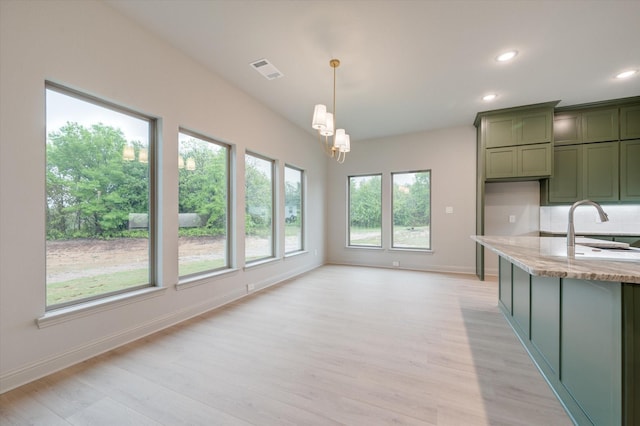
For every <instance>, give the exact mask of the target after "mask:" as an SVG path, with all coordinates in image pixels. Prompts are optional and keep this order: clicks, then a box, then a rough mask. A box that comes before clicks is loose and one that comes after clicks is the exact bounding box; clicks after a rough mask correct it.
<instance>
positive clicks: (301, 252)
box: [284, 250, 309, 260]
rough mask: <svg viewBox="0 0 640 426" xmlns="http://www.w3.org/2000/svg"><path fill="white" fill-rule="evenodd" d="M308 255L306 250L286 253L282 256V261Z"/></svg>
mask: <svg viewBox="0 0 640 426" xmlns="http://www.w3.org/2000/svg"><path fill="white" fill-rule="evenodd" d="M308 253H309V252H308V251H307V250H298V251H292V252H291V253H286V254H285V255H284V259H285V260H287V259H289V258H292V257H296V256H300V255H303V254H308Z"/></svg>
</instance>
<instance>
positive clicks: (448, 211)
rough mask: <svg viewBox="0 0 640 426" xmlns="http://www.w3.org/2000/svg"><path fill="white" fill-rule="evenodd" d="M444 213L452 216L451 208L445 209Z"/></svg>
mask: <svg viewBox="0 0 640 426" xmlns="http://www.w3.org/2000/svg"><path fill="white" fill-rule="evenodd" d="M444 212H445V213H446V214H452V213H453V207H452V206H447V207H445V209H444Z"/></svg>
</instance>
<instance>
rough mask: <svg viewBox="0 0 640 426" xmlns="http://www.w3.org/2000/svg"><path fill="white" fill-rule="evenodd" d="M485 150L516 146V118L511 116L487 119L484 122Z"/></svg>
mask: <svg viewBox="0 0 640 426" xmlns="http://www.w3.org/2000/svg"><path fill="white" fill-rule="evenodd" d="M485 126H486V127H485V129H484V131H485V140H486V145H485V146H486V148H498V147H502V146H511V145H516V142H515V140H516V118H515V116H513V115H498V116H495V117H487V119H486V121H485Z"/></svg>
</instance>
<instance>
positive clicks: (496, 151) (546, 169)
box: [485, 143, 553, 179]
mask: <svg viewBox="0 0 640 426" xmlns="http://www.w3.org/2000/svg"><path fill="white" fill-rule="evenodd" d="M551 152H552V151H551V144H549V143H543V144H535V145H522V146H509V147H503V148H489V149H487V150H485V155H486V169H485V172H486V175H485V178H486V179H502V178H522V177H540V176H549V175H551V172H552V167H553V166H552V163H551Z"/></svg>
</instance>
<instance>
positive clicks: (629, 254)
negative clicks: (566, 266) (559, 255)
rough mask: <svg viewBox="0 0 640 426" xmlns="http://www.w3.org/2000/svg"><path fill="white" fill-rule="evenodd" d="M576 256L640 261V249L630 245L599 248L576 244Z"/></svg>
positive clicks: (579, 257)
mask: <svg viewBox="0 0 640 426" xmlns="http://www.w3.org/2000/svg"><path fill="white" fill-rule="evenodd" d="M575 258H576V259H593V260H615V261H625V262H640V249H635V248H632V247H629V245H627V247H626V248H597V247H589V246H586V245H582V244H576V246H575Z"/></svg>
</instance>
